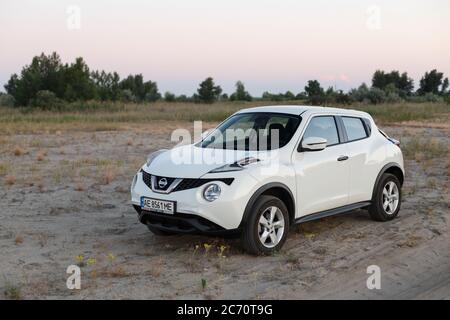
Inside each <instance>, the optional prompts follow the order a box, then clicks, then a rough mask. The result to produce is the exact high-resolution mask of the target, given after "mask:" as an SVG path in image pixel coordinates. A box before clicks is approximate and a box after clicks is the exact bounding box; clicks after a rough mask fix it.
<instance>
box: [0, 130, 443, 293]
mask: <svg viewBox="0 0 450 320" xmlns="http://www.w3.org/2000/svg"><path fill="white" fill-rule="evenodd" d="M176 125H178V124H164V123H158V124H156V125H155V124H153V125H149V126H148V127H147V128H144V129H142V130H141V131H137V130H131V129H130V130H129V131H111V132H95V133H92V132H91V133H87V132H64V133H60V132H57V133H56V134H38V135H8V136H1V137H0V159H1V162H0V164H2V165H3V173H2V176H0V180H1V182H0V287H1V288H0V289H1V292H0V297H1V298H23V299H52V298H62V299H66V298H67V299H91V298H93V299H103V298H112V299H115V298H132V299H142V298H150V299H177V298H194V299H216V298H225V299H235V298H243V299H247V298H248V299H264V298H275V299H296V298H302V299H313V298H327V299H335V298H344V299H347V298H356V299H377V298H388V299H399V298H406V299H411V298H425V299H431V298H438V299H441V298H446V299H449V298H450V234H449V230H450V228H449V224H450V209H449V206H450V198H449V192H448V188H449V185H450V183H449V170H450V169H449V168H450V165H449V161H450V159H449V158H448V154H445V153H444V154H441V155H439V156H436V155H432V156H430V155H427V154H424V153H423V152H421V150H417V151H416V152H414V154H413V155H412V156H409V158H408V159H407V160H406V168H407V178H406V182H405V185H404V202H403V204H402V210H401V211H400V215H399V217H398V218H397V219H395V220H394V221H391V222H386V223H377V222H373V221H371V220H370V219H369V218H368V215H367V213H366V212H365V211H361V210H360V211H355V212H353V213H351V214H348V215H344V216H339V217H332V218H327V219H324V220H321V221H315V222H309V223H305V224H302V225H300V226H297V227H295V228H294V230H293V231H292V232H291V233H290V236H289V238H288V240H287V242H286V244H285V246H284V248H283V250H282V251H281V252H280V253H277V254H276V255H273V256H269V257H253V256H249V255H247V254H245V253H243V252H242V250H241V249H240V247H239V242H238V241H237V240H233V239H215V238H208V237H203V236H186V235H185V236H172V237H163V238H160V237H156V236H154V235H153V234H151V233H150V232H149V231H148V230H147V228H146V227H145V226H143V225H141V224H140V223H138V221H137V216H136V213H135V211H134V210H133V209H132V208H131V206H130V204H129V193H128V189H129V185H130V182H131V179H132V177H133V175H134V173H135V171H136V170H137V168H138V167H139V166H140V165H141V164H142V163H143V161H144V159H145V156H146V154H147V153H149V152H150V151H153V150H156V149H158V148H161V147H167V146H170V145H172V143H171V142H170V131H171V130H172V129H173V128H174V127H175V126H176ZM189 125H190V124H184V126H189ZM383 129H384V130H385V131H387V132H388V134H390V135H392V136H393V137H395V138H401V139H402V143H404V142H407V141H408V139H410V138H411V137H414V136H416V137H422V138H423V139H434V140H435V141H441V143H444V144H445V145H446V146H447V148H448V145H449V139H448V136H449V131H448V128H445V127H444V128H441V127H437V128H431V126H430V128H424V127H418V126H410V127H408V126H406V125H403V126H401V127H384V128H383ZM14 153H16V154H18V155H14ZM0 168H1V167H0ZM71 264H78V265H80V266H81V272H82V274H81V281H82V284H81V285H82V289H81V290H68V289H67V287H66V278H67V277H68V275H67V274H66V268H67V266H69V265H71ZM370 265H378V266H379V267H380V268H381V289H380V290H369V289H367V287H366V280H367V277H368V276H369V275H368V274H367V267H368V266H370Z"/></svg>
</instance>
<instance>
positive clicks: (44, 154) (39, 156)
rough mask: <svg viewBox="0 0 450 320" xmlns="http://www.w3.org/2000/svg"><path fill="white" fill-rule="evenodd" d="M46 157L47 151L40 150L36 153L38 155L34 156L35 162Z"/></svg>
mask: <svg viewBox="0 0 450 320" xmlns="http://www.w3.org/2000/svg"><path fill="white" fill-rule="evenodd" d="M46 156H47V151H46V150H41V151H39V152H38V154H37V156H36V160H37V161H43V160H44V159H45V157H46Z"/></svg>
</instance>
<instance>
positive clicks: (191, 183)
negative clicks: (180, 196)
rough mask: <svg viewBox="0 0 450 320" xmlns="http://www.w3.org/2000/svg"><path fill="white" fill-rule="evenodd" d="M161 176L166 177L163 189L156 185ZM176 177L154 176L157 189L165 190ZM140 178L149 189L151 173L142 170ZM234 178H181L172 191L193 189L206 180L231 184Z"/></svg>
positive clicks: (206, 181)
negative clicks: (165, 184)
mask: <svg viewBox="0 0 450 320" xmlns="http://www.w3.org/2000/svg"><path fill="white" fill-rule="evenodd" d="M162 178H166V179H167V186H166V187H165V188H164V189H163V188H159V187H158V181H159V179H162ZM175 179H176V178H169V177H158V176H157V177H156V187H157V190H167V188H168V187H169V186H170V185H171V184H172V182H173V181H174V180H175ZM142 180H143V181H144V183H145V184H146V185H147V187H149V188H150V189H151V188H152V175H151V174H150V173H148V172H145V171H142ZM233 180H234V178H217V179H192V178H185V179H183V180H181V182H180V183H179V184H178V186H177V187H176V188H175V189H174V190H173V191H172V192H175V191H182V190H188V189H195V188H198V187H201V186H202V185H204V184H206V183H208V182H213V181H221V182H223V183H225V184H227V185H231V183H232V182H233Z"/></svg>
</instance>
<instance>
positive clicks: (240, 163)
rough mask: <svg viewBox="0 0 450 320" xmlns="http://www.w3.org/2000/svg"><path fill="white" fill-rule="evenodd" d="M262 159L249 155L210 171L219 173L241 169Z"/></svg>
mask: <svg viewBox="0 0 450 320" xmlns="http://www.w3.org/2000/svg"><path fill="white" fill-rule="evenodd" d="M258 161H260V160H259V159H256V158H253V157H247V158H244V159H242V160H239V161H236V162H235V163H231V164H226V165H224V166H221V167H218V168H216V169H213V170H211V171H210V172H209V173H219V172H230V171H240V170H242V169H244V167H245V166H248V165H249V164H252V163H255V162H258Z"/></svg>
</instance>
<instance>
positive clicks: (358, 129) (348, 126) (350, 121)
mask: <svg viewBox="0 0 450 320" xmlns="http://www.w3.org/2000/svg"><path fill="white" fill-rule="evenodd" d="M342 121H343V122H344V127H345V131H346V132H347V138H348V141H354V140H359V139H364V138H366V137H367V132H366V129H365V128H364V124H363V122H362V120H361V119H360V118H352V117H342Z"/></svg>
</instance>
